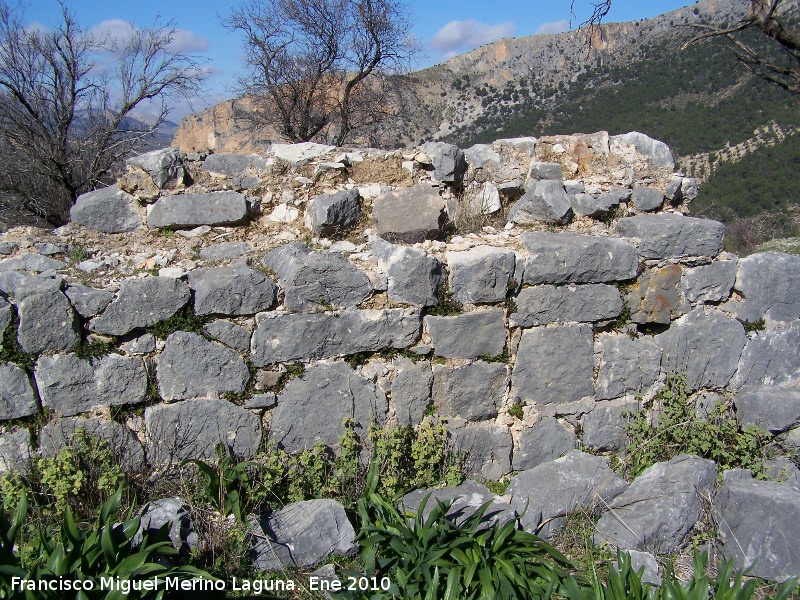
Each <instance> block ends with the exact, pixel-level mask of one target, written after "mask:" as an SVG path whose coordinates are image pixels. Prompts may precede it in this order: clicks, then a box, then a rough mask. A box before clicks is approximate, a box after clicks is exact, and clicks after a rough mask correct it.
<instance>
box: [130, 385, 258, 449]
mask: <svg viewBox="0 0 800 600" xmlns="http://www.w3.org/2000/svg"><path fill="white" fill-rule="evenodd" d="M144 424H145V431H147V457H148V460H149V461H150V463H151V464H153V465H163V464H169V463H172V464H174V463H177V462H180V461H182V460H186V459H189V458H199V459H202V460H206V461H209V460H210V461H216V460H217V453H216V450H215V448H216V446H217V445H218V444H223V445H225V446H227V447H228V448H229V449H230V450H231V451H232V452H233V453H234V454H235V455H236V456H238V457H241V458H253V457H255V455H256V453H257V452H258V447H259V445H260V444H261V419H260V418H259V416H258V415H257V414H254V413H252V412H250V411H249V410H245V409H244V408H240V407H238V406H236V405H235V404H231V403H230V402H228V401H227V400H187V401H185V402H177V403H175V404H157V405H156V406H148V407H147V408H146V409H145V411H144Z"/></svg>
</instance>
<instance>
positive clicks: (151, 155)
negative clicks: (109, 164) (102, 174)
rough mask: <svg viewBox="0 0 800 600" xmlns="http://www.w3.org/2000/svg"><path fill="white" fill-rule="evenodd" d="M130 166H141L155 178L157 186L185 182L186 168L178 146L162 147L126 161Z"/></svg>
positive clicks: (161, 186) (164, 186)
mask: <svg viewBox="0 0 800 600" xmlns="http://www.w3.org/2000/svg"><path fill="white" fill-rule="evenodd" d="M125 164H126V165H127V166H129V167H139V168H140V169H142V170H143V171H145V172H146V173H147V174H148V175H150V177H152V178H153V183H155V184H156V186H157V187H159V188H161V189H164V188H167V187H170V188H171V187H175V186H176V185H180V184H181V183H183V179H184V177H185V176H186V170H185V169H184V167H183V158H182V157H181V151H180V150H178V149H177V148H162V149H161V150H153V151H152V152H146V153H144V154H140V155H139V156H133V157H131V158H129V159H128V160H126V161H125Z"/></svg>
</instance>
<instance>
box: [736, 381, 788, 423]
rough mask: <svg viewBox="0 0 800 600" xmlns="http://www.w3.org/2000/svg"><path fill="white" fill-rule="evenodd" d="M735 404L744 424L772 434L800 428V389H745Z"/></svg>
mask: <svg viewBox="0 0 800 600" xmlns="http://www.w3.org/2000/svg"><path fill="white" fill-rule="evenodd" d="M733 402H734V404H735V405H736V415H737V416H738V417H739V421H741V423H742V425H756V426H757V427H760V428H761V429H766V430H767V431H769V432H770V433H772V434H777V433H781V432H783V431H787V430H789V429H793V428H795V427H797V426H798V425H800V388H788V387H778V386H773V385H762V386H758V387H752V388H745V389H743V390H741V391H740V392H739V393H738V394H737V395H736V397H735V398H734V399H733Z"/></svg>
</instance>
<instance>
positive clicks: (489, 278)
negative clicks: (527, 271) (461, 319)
mask: <svg viewBox="0 0 800 600" xmlns="http://www.w3.org/2000/svg"><path fill="white" fill-rule="evenodd" d="M445 257H446V259H447V268H448V270H449V271H450V274H449V277H448V286H449V288H450V291H451V292H452V293H453V300H455V301H456V302H460V303H468V304H484V303H496V302H504V301H505V299H506V295H507V294H508V289H509V286H510V285H511V284H512V283H514V279H515V278H520V279H521V277H522V273H519V274H517V273H516V264H517V257H516V254H515V253H514V251H513V250H508V249H505V248H495V247H492V246H476V247H475V248H470V249H469V250H464V251H462V252H452V251H448V252H447V253H446V254H445ZM517 283H518V282H517Z"/></svg>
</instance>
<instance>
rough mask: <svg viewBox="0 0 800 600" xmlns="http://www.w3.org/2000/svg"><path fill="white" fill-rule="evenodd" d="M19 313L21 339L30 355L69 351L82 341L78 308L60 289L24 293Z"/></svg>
mask: <svg viewBox="0 0 800 600" xmlns="http://www.w3.org/2000/svg"><path fill="white" fill-rule="evenodd" d="M17 312H18V313H19V328H18V329H17V341H19V345H20V347H21V348H22V349H23V350H24V351H25V352H27V353H29V354H40V353H42V352H63V351H69V350H72V349H73V348H74V347H75V344H77V343H78V342H79V341H80V335H79V334H78V327H79V325H78V319H77V317H76V315H75V311H73V310H72V305H71V304H70V303H69V300H67V297H66V296H65V295H64V294H62V293H61V292H60V291H58V290H52V291H48V292H45V293H32V294H29V295H26V296H24V298H23V299H22V300H21V301H19V303H18V304H17Z"/></svg>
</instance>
